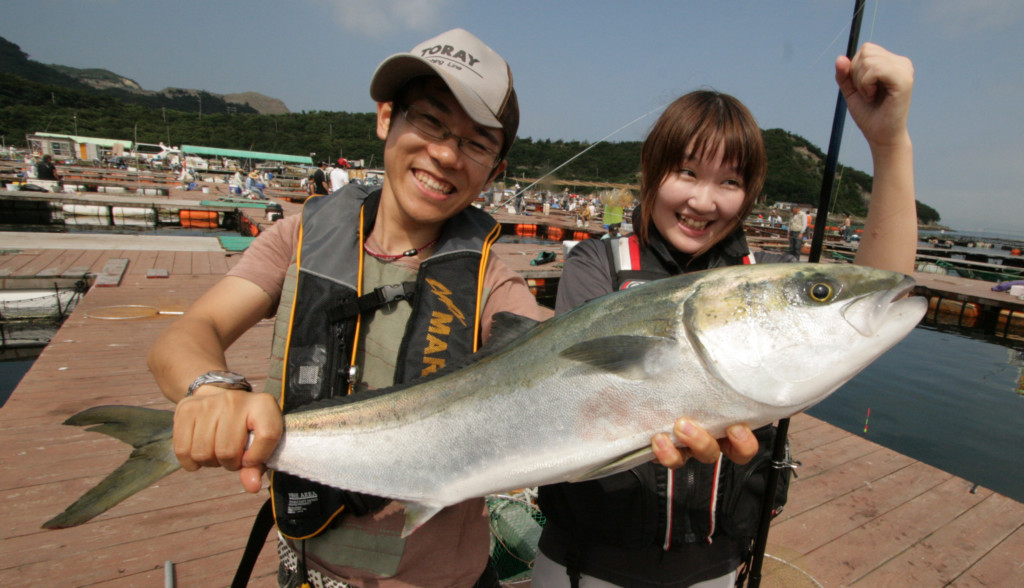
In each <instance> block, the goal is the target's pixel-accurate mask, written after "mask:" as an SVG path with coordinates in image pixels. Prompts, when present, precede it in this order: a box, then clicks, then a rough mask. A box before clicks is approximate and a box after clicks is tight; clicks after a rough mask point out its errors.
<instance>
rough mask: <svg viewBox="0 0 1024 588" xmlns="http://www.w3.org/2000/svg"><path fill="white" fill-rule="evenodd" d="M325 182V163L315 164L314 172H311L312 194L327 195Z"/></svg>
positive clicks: (326, 181) (328, 191)
mask: <svg viewBox="0 0 1024 588" xmlns="http://www.w3.org/2000/svg"><path fill="white" fill-rule="evenodd" d="M327 188H328V180H327V162H326V161H321V162H320V163H318V164H316V171H315V172H313V194H321V195H322V194H329V193H330V190H328V189H327Z"/></svg>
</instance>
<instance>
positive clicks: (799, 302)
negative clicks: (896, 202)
mask: <svg viewBox="0 0 1024 588" xmlns="http://www.w3.org/2000/svg"><path fill="white" fill-rule="evenodd" d="M694 285H695V288H693V289H692V290H691V294H690V296H689V297H688V298H687V299H686V301H685V302H684V303H683V304H682V305H681V308H682V316H681V317H680V318H681V324H682V325H683V330H684V331H685V336H686V337H687V338H688V339H689V340H690V342H691V344H692V346H693V348H694V349H695V350H697V353H698V355H699V356H700V358H701V360H702V361H703V362H704V364H705V366H706V368H707V369H708V371H709V372H710V373H711V374H712V375H713V376H714V377H715V378H717V379H719V380H720V381H722V382H724V383H725V384H726V385H728V387H729V388H731V389H732V390H734V391H735V392H736V393H738V394H740V395H742V396H744V397H746V398H748V399H750V400H752V401H754V402H757V403H760V404H762V405H767V406H771V407H774V408H777V409H788V410H791V411H792V412H793V413H795V412H799V411H801V410H804V409H805V408H808V407H810V406H812V405H814V404H816V403H817V402H819V401H821V400H822V399H824V398H825V397H826V396H828V395H829V394H831V393H832V392H834V391H835V390H836V389H837V388H839V387H840V386H841V385H842V384H844V383H845V382H847V381H848V380H849V379H850V378H852V377H853V376H854V375H856V374H857V373H858V372H860V371H861V370H862V369H864V368H865V367H866V366H867V365H868V364H870V363H871V362H872V361H874V360H875V359H877V358H878V357H879V356H881V355H882V354H883V353H885V352H886V351H887V350H888V349H890V348H891V347H892V346H893V345H895V344H896V343H898V342H899V341H900V340H901V339H903V338H904V337H905V336H907V335H908V334H909V333H910V331H911V330H913V328H914V327H915V326H916V325H917V323H918V322H919V321H920V320H921V318H922V317H923V316H924V314H925V312H926V310H927V308H928V303H927V301H926V300H925V299H924V298H921V297H916V296H915V297H908V294H909V293H910V291H911V289H912V288H913V286H914V281H913V279H912V278H910V277H909V276H906V275H903V274H899V273H895V272H888V271H883V270H877V269H873V268H866V267H861V266H856V265H838V264H762V265H750V266H736V267H731V268H723V269H721V270H712V271H709V272H707V273H706V275H705V276H704V277H703V278H702V279H700V280H699V281H698V282H696V283H695V284H694Z"/></svg>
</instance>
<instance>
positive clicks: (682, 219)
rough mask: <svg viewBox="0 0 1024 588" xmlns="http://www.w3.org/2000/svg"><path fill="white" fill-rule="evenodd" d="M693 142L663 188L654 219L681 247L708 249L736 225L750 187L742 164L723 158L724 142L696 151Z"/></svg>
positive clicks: (697, 250)
mask: <svg viewBox="0 0 1024 588" xmlns="http://www.w3.org/2000/svg"><path fill="white" fill-rule="evenodd" d="M692 147H693V146H692V145H691V148H690V149H687V153H686V155H685V156H684V157H683V160H682V161H681V162H680V163H679V166H678V167H677V168H676V169H674V170H672V171H670V172H669V173H668V174H667V175H666V176H665V179H664V180H663V181H662V182H661V186H660V187H659V188H658V196H657V198H656V199H655V202H654V209H653V210H652V213H653V214H652V218H653V220H654V226H655V227H657V229H658V232H659V233H661V235H662V237H664V238H665V240H666V241H668V242H669V243H670V244H671V245H672V246H673V247H674V248H675V249H677V250H679V251H681V252H683V253H689V254H691V255H692V254H697V253H703V252H705V251H707V250H708V249H710V248H711V247H712V246H714V245H715V244H716V243H718V242H719V241H721V240H722V239H723V238H724V237H725V236H726V235H728V234H729V232H731V231H732V230H733V228H734V227H735V226H736V221H737V215H739V214H740V211H741V210H742V209H743V205H744V203H745V200H746V190H745V188H744V186H743V176H742V175H741V173H740V171H739V170H738V169H737V167H736V166H735V165H733V164H731V163H729V162H725V161H723V160H722V159H723V155H722V154H723V153H724V152H725V147H724V145H719V146H718V148H717V149H715V150H714V151H705V152H704V153H700V154H694V153H693V149H692Z"/></svg>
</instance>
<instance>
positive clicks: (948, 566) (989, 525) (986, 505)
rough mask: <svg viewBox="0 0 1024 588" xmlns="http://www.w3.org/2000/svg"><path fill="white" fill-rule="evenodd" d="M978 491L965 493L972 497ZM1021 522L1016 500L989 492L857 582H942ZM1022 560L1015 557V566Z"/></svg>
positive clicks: (1023, 521) (1023, 514)
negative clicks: (948, 522)
mask: <svg viewBox="0 0 1024 588" xmlns="http://www.w3.org/2000/svg"><path fill="white" fill-rule="evenodd" d="M981 494H982V493H981V492H979V493H978V494H977V495H975V494H970V493H967V495H968V496H971V497H974V496H979V495H981ZM961 496H963V494H961ZM936 506H939V505H936ZM939 507H940V508H941V506H939ZM946 508H948V507H946ZM942 514H943V513H942V511H940V512H939V513H933V514H931V515H930V516H929V519H930V520H932V521H934V520H935V519H936V518H939V517H941V516H942ZM921 515H922V516H923V515H924V513H921ZM1021 525H1024V512H1022V511H1021V509H1020V504H1019V503H1016V502H1014V501H1012V500H1010V499H1009V498H1006V497H1005V496H1001V495H999V494H988V496H986V497H985V499H984V500H982V501H980V502H979V503H978V504H977V505H976V506H974V507H973V508H970V509H969V510H968V511H967V512H965V513H963V515H962V516H958V517H957V518H956V519H955V520H953V521H951V522H950V524H948V525H944V526H942V527H941V528H936V530H935V531H934V532H933V533H930V534H928V535H927V536H926V537H925V538H924V539H923V540H921V541H920V542H918V543H916V544H915V545H914V546H913V547H912V548H910V549H908V550H906V551H904V552H903V553H901V554H899V556H898V557H896V558H895V559H894V560H893V561H891V562H888V563H887V565H886V566H885V567H884V568H881V569H875V570H874V571H872V572H871V573H870V574H868V575H866V576H863V577H862V578H861V579H860V583H861V585H863V586H893V585H897V584H902V585H904V586H944V585H946V584H947V583H949V582H952V581H953V580H955V579H956V578H958V577H960V576H961V575H962V574H963V573H964V571H965V570H967V569H969V568H970V567H971V565H972V564H973V563H974V562H975V561H977V560H978V559H979V558H980V557H982V556H984V555H985V554H987V553H988V552H990V551H991V549H992V548H993V547H995V546H996V545H998V544H999V543H1001V542H1002V541H1003V540H1005V539H1006V538H1007V537H1009V536H1010V535H1011V534H1012V533H1014V532H1015V531H1016V530H1018V529H1019V528H1020V527H1021ZM1021 563H1022V560H1020V559H1018V561H1017V564H1018V567H1019V566H1020V564H1021ZM1018 575H1019V574H1018Z"/></svg>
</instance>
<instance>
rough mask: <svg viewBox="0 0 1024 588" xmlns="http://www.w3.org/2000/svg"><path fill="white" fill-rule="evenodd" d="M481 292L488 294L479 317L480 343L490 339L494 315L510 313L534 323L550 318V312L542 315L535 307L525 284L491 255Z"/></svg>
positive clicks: (518, 276) (531, 294)
mask: <svg viewBox="0 0 1024 588" xmlns="http://www.w3.org/2000/svg"><path fill="white" fill-rule="evenodd" d="M484 291H485V292H487V293H488V294H487V300H486V301H485V302H484V309H483V314H482V316H481V317H480V321H481V322H480V325H481V340H482V342H487V338H488V337H490V335H491V322H492V321H493V320H494V315H495V314H496V313H499V312H503V311H504V312H511V313H514V314H518V315H521V316H525V317H527V318H531V319H533V320H536V321H542V320H544V319H545V318H547V316H549V315H550V314H551V311H550V310H548V311H547V313H544V311H543V309H541V308H540V306H539V305H538V304H537V298H536V297H534V295H533V293H532V292H530V288H529V286H527V285H526V280H525V279H523V277H522V276H520V275H519V274H517V273H515V272H514V271H512V269H511V268H510V267H508V266H507V265H505V262H503V261H501V259H499V258H498V256H496V255H493V254H492V255H491V256H489V257H488V258H487V268H486V271H485V273H484Z"/></svg>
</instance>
